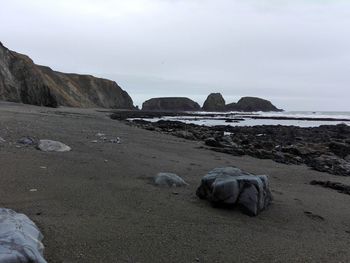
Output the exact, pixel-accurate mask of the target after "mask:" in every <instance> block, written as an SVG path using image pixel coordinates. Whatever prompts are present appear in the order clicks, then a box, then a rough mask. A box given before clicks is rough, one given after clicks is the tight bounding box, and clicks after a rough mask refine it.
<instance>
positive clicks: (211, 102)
mask: <svg viewBox="0 0 350 263" xmlns="http://www.w3.org/2000/svg"><path fill="white" fill-rule="evenodd" d="M202 109H203V110H204V111H224V110H225V100H224V98H223V97H222V95H221V94H220V93H211V94H210V95H209V96H208V97H207V99H206V100H205V102H204V104H203V107H202Z"/></svg>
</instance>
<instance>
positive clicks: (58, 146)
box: [38, 140, 71, 152]
mask: <svg viewBox="0 0 350 263" xmlns="http://www.w3.org/2000/svg"><path fill="white" fill-rule="evenodd" d="M38 149H39V150H41V151H43V152H69V151H70V150H71V148H70V147H69V146H68V145H65V144H64V143H61V142H58V141H51V140H40V141H39V143H38Z"/></svg>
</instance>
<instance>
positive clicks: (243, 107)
mask: <svg viewBox="0 0 350 263" xmlns="http://www.w3.org/2000/svg"><path fill="white" fill-rule="evenodd" d="M225 109H226V111H248V112H249V111H282V110H280V109H278V108H277V107H276V106H274V105H273V104H272V103H271V102H270V101H268V100H264V99H261V98H256V97H243V98H241V99H240V100H239V101H238V102H237V103H230V104H228V105H226V107H225Z"/></svg>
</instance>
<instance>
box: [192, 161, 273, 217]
mask: <svg viewBox="0 0 350 263" xmlns="http://www.w3.org/2000/svg"><path fill="white" fill-rule="evenodd" d="M196 194H197V196H198V197H199V198H201V199H207V200H208V201H210V202H211V203H212V204H213V205H215V206H221V205H222V206H236V205H238V206H239V207H240V208H241V209H242V211H243V212H244V213H246V214H248V215H250V216H257V215H258V214H259V213H260V212H261V211H263V210H264V209H265V208H267V207H268V206H269V205H270V203H271V201H272V194H271V192H270V189H269V183H268V177H267V176H266V175H252V174H249V173H246V172H243V171H241V170H240V169H238V168H235V167H223V168H215V169H214V170H212V171H210V172H209V173H207V174H206V175H205V176H204V177H203V178H202V181H201V184H200V186H199V187H198V189H197V192H196Z"/></svg>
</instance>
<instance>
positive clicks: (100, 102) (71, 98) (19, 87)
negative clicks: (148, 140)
mask: <svg viewBox="0 0 350 263" xmlns="http://www.w3.org/2000/svg"><path fill="white" fill-rule="evenodd" d="M0 100H4V101H11V102H20V103H24V104H32V105H38V106H48V107H57V106H69V107H83V108H88V107H98V108H114V109H134V106H133V101H132V99H131V97H130V96H129V94H128V93H127V92H126V91H124V90H122V89H121V88H120V87H119V86H118V84H117V83H116V82H114V81H111V80H107V79H102V78H96V77H93V76H91V75H79V74H68V73H62V72H57V71H54V70H52V69H51V68H49V67H45V66H39V65H36V64H34V62H33V60H31V59H30V58H29V57H28V56H26V55H23V54H19V53H17V52H14V51H11V50H9V49H8V48H6V47H5V46H4V45H3V44H2V43H1V42H0Z"/></svg>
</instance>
